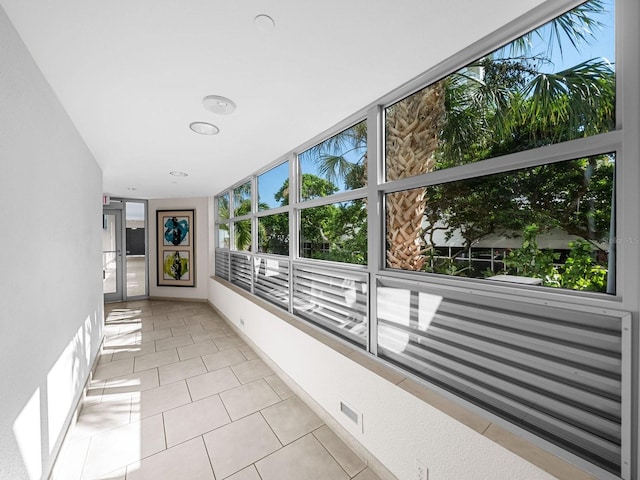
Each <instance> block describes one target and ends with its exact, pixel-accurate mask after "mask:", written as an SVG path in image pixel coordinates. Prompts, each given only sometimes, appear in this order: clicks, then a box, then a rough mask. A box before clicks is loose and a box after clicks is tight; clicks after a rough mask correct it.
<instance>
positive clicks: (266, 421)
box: [256, 400, 304, 470]
mask: <svg viewBox="0 0 640 480" xmlns="http://www.w3.org/2000/svg"><path fill="white" fill-rule="evenodd" d="M281 401H284V400H281ZM278 403H280V402H278ZM273 405H277V403H274V404H273ZM273 405H269V407H272V406H273ZM269 407H265V408H269ZM262 410H264V408H263V409H261V410H258V413H259V414H260V416H261V417H262V419H263V420H264V421H265V423H266V424H267V426H268V427H269V430H271V432H272V433H273V434H274V435H275V437H276V438H277V439H278V441H279V442H280V445H282V446H281V447H280V448H284V447H286V446H287V445H290V444H291V443H293V442H295V440H294V441H293V442H289V443H287V444H285V443H284V442H283V441H282V440H280V437H279V436H278V434H277V433H276V431H275V430H274V429H273V427H272V426H271V424H270V423H269V420H267V417H265V416H264V415H263V414H262ZM303 436H304V435H303ZM296 440H297V439H296ZM278 450H279V449H278ZM257 462H258V460H256V463H257ZM256 470H257V468H256Z"/></svg>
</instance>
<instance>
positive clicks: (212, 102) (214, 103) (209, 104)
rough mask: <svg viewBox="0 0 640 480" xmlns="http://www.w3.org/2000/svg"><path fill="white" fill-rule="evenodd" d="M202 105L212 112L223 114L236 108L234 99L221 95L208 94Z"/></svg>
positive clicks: (227, 113)
mask: <svg viewBox="0 0 640 480" xmlns="http://www.w3.org/2000/svg"><path fill="white" fill-rule="evenodd" d="M202 105H203V106H204V108H205V109H207V110H209V111H210V112H213V113H219V114H221V115H229V114H230V113H233V111H234V110H235V109H236V104H235V103H234V102H233V101H232V100H229V99H228V98H226V97H221V96H220V95H207V96H206V97H204V98H203V99H202Z"/></svg>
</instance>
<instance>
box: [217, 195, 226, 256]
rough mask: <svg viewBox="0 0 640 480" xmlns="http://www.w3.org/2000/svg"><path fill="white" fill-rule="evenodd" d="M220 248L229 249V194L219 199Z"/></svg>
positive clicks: (218, 229) (218, 230)
mask: <svg viewBox="0 0 640 480" xmlns="http://www.w3.org/2000/svg"><path fill="white" fill-rule="evenodd" d="M216 200H217V202H216V204H217V219H216V221H217V222H218V224H217V226H218V228H217V232H218V248H229V194H228V193H225V194H224V195H220V196H219V197H217V199H216Z"/></svg>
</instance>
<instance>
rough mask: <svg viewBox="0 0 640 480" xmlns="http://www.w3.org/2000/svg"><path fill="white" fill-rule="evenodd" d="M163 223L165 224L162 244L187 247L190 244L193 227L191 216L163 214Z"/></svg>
mask: <svg viewBox="0 0 640 480" xmlns="http://www.w3.org/2000/svg"><path fill="white" fill-rule="evenodd" d="M162 224H163V225H164V236H163V237H162V244H163V245H164V246H165V247H166V246H169V245H173V246H174V247H179V246H181V245H182V246H185V247H186V246H188V245H189V230H190V228H191V224H190V218H189V217H178V216H170V217H167V216H163V217H162Z"/></svg>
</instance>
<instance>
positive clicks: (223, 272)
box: [216, 250, 229, 280]
mask: <svg viewBox="0 0 640 480" xmlns="http://www.w3.org/2000/svg"><path fill="white" fill-rule="evenodd" d="M216 277H220V278H224V279H225V280H229V252H228V251H227V250H216Z"/></svg>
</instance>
